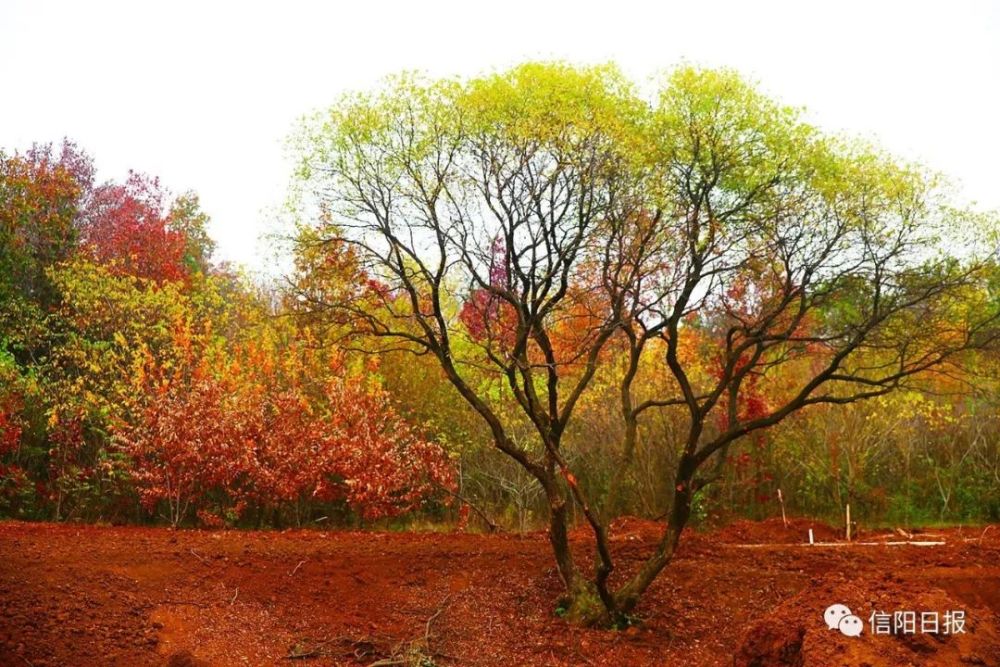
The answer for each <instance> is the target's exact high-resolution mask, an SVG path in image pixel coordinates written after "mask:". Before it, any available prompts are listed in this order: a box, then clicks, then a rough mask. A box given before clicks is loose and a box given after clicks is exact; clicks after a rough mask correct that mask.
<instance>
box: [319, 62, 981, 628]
mask: <svg viewBox="0 0 1000 667" xmlns="http://www.w3.org/2000/svg"><path fill="white" fill-rule="evenodd" d="M300 139H301V143H300V148H301V151H302V169H301V173H300V176H301V177H302V181H303V184H304V185H303V187H304V189H305V190H306V191H307V192H309V193H311V194H312V195H314V198H313V199H311V200H309V203H310V204H311V206H312V207H313V209H312V210H313V212H314V213H316V214H317V215H318V217H319V220H320V223H319V225H318V226H314V227H311V228H308V229H307V230H306V231H304V232H303V236H302V239H301V243H300V270H302V269H303V268H304V269H305V271H304V274H305V275H304V276H303V280H302V281H301V283H300V299H301V302H302V303H303V304H306V305H307V306H312V308H311V310H312V312H313V314H314V315H315V316H317V317H323V318H326V319H327V321H328V322H330V324H331V326H333V327H335V328H337V329H339V330H340V331H341V332H343V333H345V334H347V335H349V336H351V340H352V341H353V342H354V343H355V344H362V345H367V346H368V349H369V350H370V351H373V352H378V351H382V350H384V349H386V347H390V348H393V349H404V350H409V351H411V352H413V353H415V354H422V355H429V356H432V357H434V358H436V360H437V362H438V364H439V366H440V368H441V371H442V372H443V374H444V377H445V378H446V379H447V380H448V382H450V383H451V384H452V385H453V387H454V388H455V390H456V391H457V392H458V393H459V394H460V395H461V397H462V398H463V399H464V400H465V401H466V402H467V403H468V405H469V406H470V407H471V408H472V409H473V410H474V411H475V412H476V413H477V414H478V415H479V417H480V418H481V420H482V423H483V425H484V426H485V427H486V429H488V432H489V434H490V438H491V440H492V444H493V445H494V447H495V448H496V449H497V450H499V451H501V452H503V453H504V454H505V455H507V457H509V458H510V459H512V460H513V461H514V462H516V463H517V464H518V465H520V467H521V468H522V469H523V471H524V472H526V473H527V474H528V475H530V476H531V477H533V478H534V479H535V480H536V481H537V483H538V485H539V487H540V488H541V490H542V491H543V494H544V498H545V502H546V508H545V509H546V510H547V515H548V521H549V530H548V534H549V539H550V541H551V542H552V546H553V553H554V556H555V560H556V563H557V566H558V569H559V572H560V574H561V576H562V579H563V582H564V584H565V586H566V592H567V609H568V610H569V611H568V613H569V615H570V616H572V617H574V618H576V619H577V620H580V621H582V622H585V623H589V622H595V621H599V620H607V619H608V618H611V619H612V620H615V619H620V618H621V617H622V616H623V615H625V614H628V613H630V612H631V611H632V609H633V608H634V606H635V604H636V602H637V601H638V599H639V597H640V596H641V594H642V592H643V591H644V590H645V588H646V587H647V586H648V585H649V584H650V583H651V582H652V580H653V579H654V578H655V577H656V575H657V574H658V573H659V572H660V571H661V570H662V568H663V567H664V566H665V565H666V564H667V563H668V562H669V560H670V558H671V557H672V554H673V552H674V550H675V549H676V546H677V543H678V539H679V536H680V533H681V531H682V529H683V528H684V526H685V525H686V524H687V522H688V520H689V518H690V516H691V513H692V510H693V507H694V503H695V499H696V497H697V494H698V493H699V492H700V491H702V490H703V489H704V488H705V487H706V486H708V485H709V484H710V483H711V482H712V481H713V480H714V479H715V478H716V477H719V476H720V474H721V472H722V470H723V469H724V464H725V461H726V457H727V454H728V451H729V449H730V448H731V446H733V445H734V443H737V442H746V441H748V440H749V439H752V438H755V437H757V434H758V433H759V432H761V431H762V430H764V429H767V428H769V427H772V426H775V425H777V424H779V423H781V422H782V421H783V420H785V419H786V418H787V417H789V416H790V415H793V414H796V413H798V412H799V411H801V410H803V409H805V408H808V407H810V406H821V405H844V404H850V403H854V402H856V401H859V400H861V399H869V398H874V397H879V396H884V395H886V394H888V393H889V392H891V391H894V390H896V389H898V388H900V387H902V386H904V385H907V384H908V383H910V382H912V381H916V378H918V377H920V376H922V375H924V374H927V373H932V372H934V373H942V372H947V371H949V370H953V369H955V368H957V367H958V366H959V365H960V364H959V362H960V361H961V358H962V356H963V355H964V354H966V353H967V352H968V351H970V350H974V349H981V348H984V347H987V346H988V345H990V344H991V343H992V342H993V340H994V338H995V332H996V330H995V322H996V317H997V314H996V304H995V299H994V296H993V292H992V283H991V269H992V264H991V261H992V248H985V249H984V248H980V247H977V245H976V244H975V243H974V240H973V239H969V238H965V237H963V236H962V234H961V233H960V232H961V231H962V225H963V224H964V223H966V222H967V221H968V219H969V217H968V216H966V215H965V214H963V213H962V212H960V211H955V210H954V209H951V208H948V207H947V206H946V205H945V203H944V202H943V200H942V199H941V198H940V195H939V191H938V188H937V186H936V183H935V181H934V179H933V178H931V177H928V176H926V175H925V174H923V173H922V172H920V171H919V170H917V169H915V168H911V167H907V166H902V165H899V164H898V163H896V162H894V161H892V160H891V159H890V158H887V157H885V156H883V155H880V154H879V153H877V152H875V151H873V150H871V149H868V148H865V147H857V146H853V145H849V144H844V143H842V142H840V141H837V140H834V139H830V138H826V137H823V136H822V135H820V134H819V133H818V132H816V131H815V130H814V129H813V128H811V127H809V126H807V125H804V124H803V123H802V122H800V121H799V119H798V118H797V116H796V114H795V112H793V111H792V110H789V109H785V108H782V107H780V106H778V105H777V104H775V103H773V102H771V101H770V100H768V99H766V98H765V97H763V96H762V95H760V94H759V93H757V92H756V91H755V90H754V89H753V88H752V87H751V86H749V85H747V84H746V83H745V82H743V81H742V80H740V79H739V78H738V77H737V76H735V75H734V74H732V73H729V72H715V71H699V70H695V69H681V70H678V71H677V72H676V73H675V74H674V75H673V76H672V77H671V78H670V79H669V80H668V81H667V82H666V84H665V86H664V87H663V88H662V90H661V92H660V94H659V97H658V98H657V99H656V100H654V101H647V100H644V99H642V98H641V97H639V96H638V95H637V94H636V93H635V92H634V90H633V89H632V87H631V86H630V84H629V83H628V82H627V81H625V80H623V79H622V78H621V76H620V75H619V74H618V73H617V72H616V71H615V70H613V69H611V68H589V69H574V68H571V67H567V66H563V65H558V64H557V65H538V64H528V65H524V66H521V67H518V68H515V69H513V70H510V71H508V72H505V73H501V74H497V75H493V76H489V77H484V78H480V79H473V80H470V81H468V82H464V83H455V82H451V81H444V82H429V83H425V82H420V81H414V80H411V79H405V78H404V79H400V80H398V81H396V82H395V83H394V84H392V85H391V86H390V87H389V88H387V89H386V90H384V91H383V92H381V93H378V94H374V95H358V96H353V97H348V98H345V99H344V100H342V101H341V102H340V103H339V104H337V105H336V106H334V107H333V108H332V109H331V110H330V111H329V113H328V114H326V115H323V116H321V117H319V118H317V119H316V120H315V122H313V123H311V124H309V125H307V127H306V128H305V130H304V131H303V133H302V135H301V138H300ZM327 257H328V258H331V260H330V261H332V262H333V263H334V264H337V263H339V262H341V261H342V260H343V259H344V258H345V257H350V258H351V261H352V262H353V263H355V264H356V265H357V275H362V276H365V278H366V279H365V280H364V281H358V282H356V283H355V284H354V285H353V286H352V287H351V288H350V289H343V290H340V291H339V292H337V293H336V298H330V294H329V293H328V292H327V291H325V290H318V289H316V285H315V283H312V282H311V281H310V279H309V276H310V274H311V270H310V267H311V266H315V265H317V264H318V265H319V266H320V267H322V266H324V261H326V260H324V258H327ZM320 270H322V269H320ZM650 354H656V355H657V356H658V357H659V359H658V361H656V362H653V363H649V362H644V360H645V359H647V358H648V356H649V355H650ZM616 356H617V357H619V358H621V357H622V356H624V357H625V359H626V360H627V361H626V362H625V364H624V367H621V366H619V369H618V372H619V373H620V375H619V376H618V377H617V378H614V379H613V380H612V386H615V387H616V389H617V393H618V395H619V398H618V400H617V401H616V403H617V405H618V406H620V407H619V408H618V411H619V413H620V419H621V427H620V428H621V431H620V432H621V441H620V444H619V445H618V446H613V445H612V446H611V447H609V449H610V451H609V452H607V455H609V456H613V455H614V454H615V453H617V452H616V451H615V450H618V452H620V453H621V455H622V458H623V460H622V461H621V463H620V469H621V470H622V471H623V472H627V471H628V468H629V463H630V462H631V461H632V460H634V458H635V450H636V448H637V444H638V441H639V438H640V432H641V428H642V425H643V423H644V422H645V421H646V420H647V419H650V418H651V416H652V415H654V414H655V413H656V412H658V411H660V410H661V409H668V408H673V407H676V408H678V410H679V414H678V416H679V421H678V422H676V423H675V424H674V425H673V426H674V430H673V432H672V433H671V434H670V435H671V437H670V439H664V440H661V441H658V442H655V441H649V440H646V442H644V443H643V444H644V446H645V447H646V448H650V449H652V448H658V449H662V450H669V451H671V452H672V453H673V455H674V457H675V458H674V463H675V465H674V469H673V472H672V473H670V477H669V479H670V483H669V485H667V486H666V488H664V489H661V490H660V492H661V493H662V495H661V497H660V499H659V504H660V505H661V506H662V507H664V508H665V509H666V517H667V521H666V522H665V526H664V533H663V539H662V541H661V543H660V544H659V546H658V547H657V549H656V550H655V551H654V553H653V554H651V555H650V557H649V559H648V560H647V561H646V562H645V563H644V564H643V565H642V566H641V567H640V568H639V569H638V570H637V571H635V572H631V573H628V575H627V577H626V578H625V579H624V580H623V583H621V584H620V585H619V586H618V587H617V589H616V588H613V587H612V585H611V583H610V581H611V574H612V572H613V570H614V567H615V562H614V558H613V554H612V551H611V547H610V543H609V540H608V538H607V526H608V519H609V516H610V515H612V514H613V513H614V509H615V507H614V505H613V504H611V505H605V506H601V505H599V504H597V502H595V501H596V500H597V495H598V494H592V492H591V489H590V488H587V487H586V486H585V485H583V484H581V479H582V478H583V477H584V476H585V474H586V473H585V472H584V471H585V470H586V469H587V468H586V459H584V458H582V457H580V458H577V460H576V461H574V460H573V456H572V453H571V449H570V447H569V446H568V444H567V440H568V438H567V434H568V433H570V432H571V430H572V429H573V427H574V425H575V424H576V410H577V408H578V407H579V406H580V404H581V401H582V400H583V398H584V397H585V396H586V395H587V394H588V393H589V392H591V391H593V390H595V389H599V388H600V383H599V375H602V371H603V369H604V368H608V367H611V368H613V367H614V365H613V364H612V363H611V361H610V358H612V357H616ZM640 370H642V371H645V373H649V374H650V375H651V376H653V377H654V378H656V379H651V380H647V381H645V382H642V384H640ZM645 373H644V375H645ZM614 375H615V374H614V372H612V373H611V377H614ZM642 380H645V378H642ZM509 406H514V409H513V410H511V409H509ZM584 437H585V436H584ZM710 463H712V465H709V464H710ZM713 468H714V469H715V470H714V472H711V471H712V469H713ZM622 483H623V476H622V475H615V476H612V478H611V479H610V480H608V485H609V486H610V492H609V497H610V498H612V499H613V498H615V497H616V494H617V493H618V492H617V491H616V490H615V489H616V487H618V486H620V485H621V484H622ZM571 508H573V511H575V512H577V513H579V516H580V517H582V519H583V520H585V521H586V523H587V524H588V525H589V526H590V527H591V529H592V531H593V535H594V538H595V544H596V554H595V559H596V563H597V565H596V567H595V569H594V571H593V573H592V574H588V573H586V570H585V569H584V568H581V567H580V566H579V565H578V564H577V560H576V559H575V558H574V554H573V550H572V549H571V547H570V544H569V542H568V539H567V526H568V524H569V521H570V511H571Z"/></svg>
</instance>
